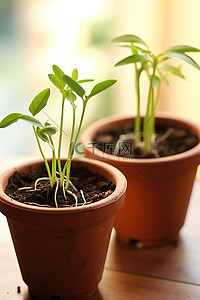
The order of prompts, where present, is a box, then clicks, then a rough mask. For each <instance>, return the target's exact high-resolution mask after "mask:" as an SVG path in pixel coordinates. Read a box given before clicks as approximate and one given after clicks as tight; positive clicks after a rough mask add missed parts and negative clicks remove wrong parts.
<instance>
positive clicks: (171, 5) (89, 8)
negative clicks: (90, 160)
mask: <svg viewBox="0 0 200 300" xmlns="http://www.w3.org/2000/svg"><path fill="white" fill-rule="evenodd" d="M122 34H135V35H138V36H140V37H141V38H142V39H143V40H144V41H145V42H146V43H147V44H148V45H149V47H150V49H152V50H153V51H154V52H155V53H159V52H161V51H163V50H166V49H167V48H169V47H171V46H174V45H179V44H188V45H192V46H194V47H197V48H200V1H199V0H167V1H165V0H140V1H138V0H84V1H82V0H73V1H68V0H40V1H36V0H29V1H27V0H6V1H5V0H3V1H0V119H2V118H3V117H4V116H5V115H6V114H9V113H11V112H24V113H27V109H28V106H29V103H30V101H31V100H32V99H33V98H34V96H35V95H36V94H37V93H39V92H40V91H41V90H43V89H44V88H46V87H50V88H52V98H51V100H50V102H49V106H48V108H45V109H44V112H41V113H40V117H41V119H42V120H46V119H48V118H49V119H53V120H54V122H55V123H58V118H59V114H60V110H59V105H60V95H59V92H58V91H57V90H56V89H54V87H53V86H52V84H51V82H50V81H49V79H48V76H47V74H48V73H51V72H52V69H51V66H52V65H53V64H57V65H58V66H60V67H61V68H62V69H63V71H64V72H65V73H66V74H71V71H72V70H73V69H74V68H75V67H77V68H78V70H79V74H80V78H93V79H95V83H97V82H99V81H101V80H105V79H109V78H114V79H117V84H116V85H114V86H113V87H111V88H110V89H109V90H107V91H105V92H103V93H102V94H101V95H98V96H97V97H96V98H95V99H92V100H91V102H90V103H89V104H88V107H87V112H86V118H85V122H84V127H86V126H87V125H89V124H90V123H91V122H93V121H95V120H98V119H100V118H103V117H106V116H109V115H116V114H119V115H126V114H129V115H130V114H133V115H134V113H135V111H136V106H135V104H136V103H135V95H134V87H133V82H134V79H133V76H132V66H124V67H118V68H114V64H115V63H116V62H117V61H119V60H120V59H122V58H123V57H125V56H126V55H127V56H128V55H129V51H128V50H126V49H124V48H119V47H116V45H114V44H112V43H111V40H112V39H113V38H114V37H116V36H119V35H122ZM126 51H127V52H126ZM193 58H194V59H196V60H197V62H198V63H200V59H199V55H196V56H195V55H193ZM182 71H183V73H184V74H185V76H186V80H182V79H179V78H175V77H173V78H171V80H170V87H168V86H165V84H163V86H162V89H161V102H160V105H159V110H160V111H170V112H172V113H174V114H177V115H182V116H184V117H186V118H190V119H193V120H194V121H197V122H200V117H199V114H200V74H199V72H198V71H197V70H196V69H194V68H192V67H191V66H190V65H186V64H184V63H183V68H182ZM93 84H94V83H93ZM93 84H86V85H85V89H86V91H87V90H88V91H89V90H90V88H91V87H92V85H93ZM144 89H145V86H144ZM145 100H146V99H144V101H143V103H142V104H143V107H145V104H146V102H145ZM80 104H81V103H80ZM67 110H68V112H67V113H69V114H70V112H69V110H70V106H69V107H68V106H67ZM47 116H48V117H47ZM69 125H70V115H68V117H67V124H66V128H65V130H67V128H68V126H69ZM0 141H1V142H0V145H1V146H0V155H2V156H3V155H39V152H38V149H37V145H36V142H35V140H34V137H33V133H32V129H31V127H30V125H29V124H25V123H22V122H18V123H16V125H14V126H13V125H12V126H10V127H8V128H6V129H4V130H1V131H0ZM47 155H48V154H47ZM63 155H64V154H63Z"/></svg>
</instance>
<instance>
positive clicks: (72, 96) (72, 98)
mask: <svg viewBox="0 0 200 300" xmlns="http://www.w3.org/2000/svg"><path fill="white" fill-rule="evenodd" d="M66 98H67V100H68V101H69V102H74V101H75V100H76V95H75V94H74V93H73V92H72V90H67V92H66Z"/></svg>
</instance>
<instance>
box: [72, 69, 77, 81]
mask: <svg viewBox="0 0 200 300" xmlns="http://www.w3.org/2000/svg"><path fill="white" fill-rule="evenodd" d="M71 77H72V78H73V79H74V80H78V70H77V69H76V68H75V69H74V70H73V71H72V75H71Z"/></svg>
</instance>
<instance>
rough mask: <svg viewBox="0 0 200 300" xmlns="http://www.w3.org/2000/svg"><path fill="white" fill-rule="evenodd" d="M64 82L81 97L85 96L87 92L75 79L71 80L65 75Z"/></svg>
mask: <svg viewBox="0 0 200 300" xmlns="http://www.w3.org/2000/svg"><path fill="white" fill-rule="evenodd" d="M62 78H63V80H64V82H65V83H66V84H67V85H68V86H69V87H70V88H71V89H72V90H73V91H74V92H75V93H76V94H77V95H78V96H79V97H81V98H82V97H83V95H85V90H84V89H83V88H82V86H81V85H80V84H79V83H78V82H77V81H76V80H74V79H73V78H71V77H70V76H68V75H63V77H62Z"/></svg>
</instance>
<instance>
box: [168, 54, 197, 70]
mask: <svg viewBox="0 0 200 300" xmlns="http://www.w3.org/2000/svg"><path fill="white" fill-rule="evenodd" d="M168 56H169V57H174V58H178V59H180V60H183V61H185V62H187V63H188V64H190V65H192V66H193V67H195V68H197V69H198V70H200V67H199V65H198V64H197V63H196V62H195V61H194V60H193V59H192V58H191V57H190V56H188V55H187V54H184V53H179V52H169V53H168Z"/></svg>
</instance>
